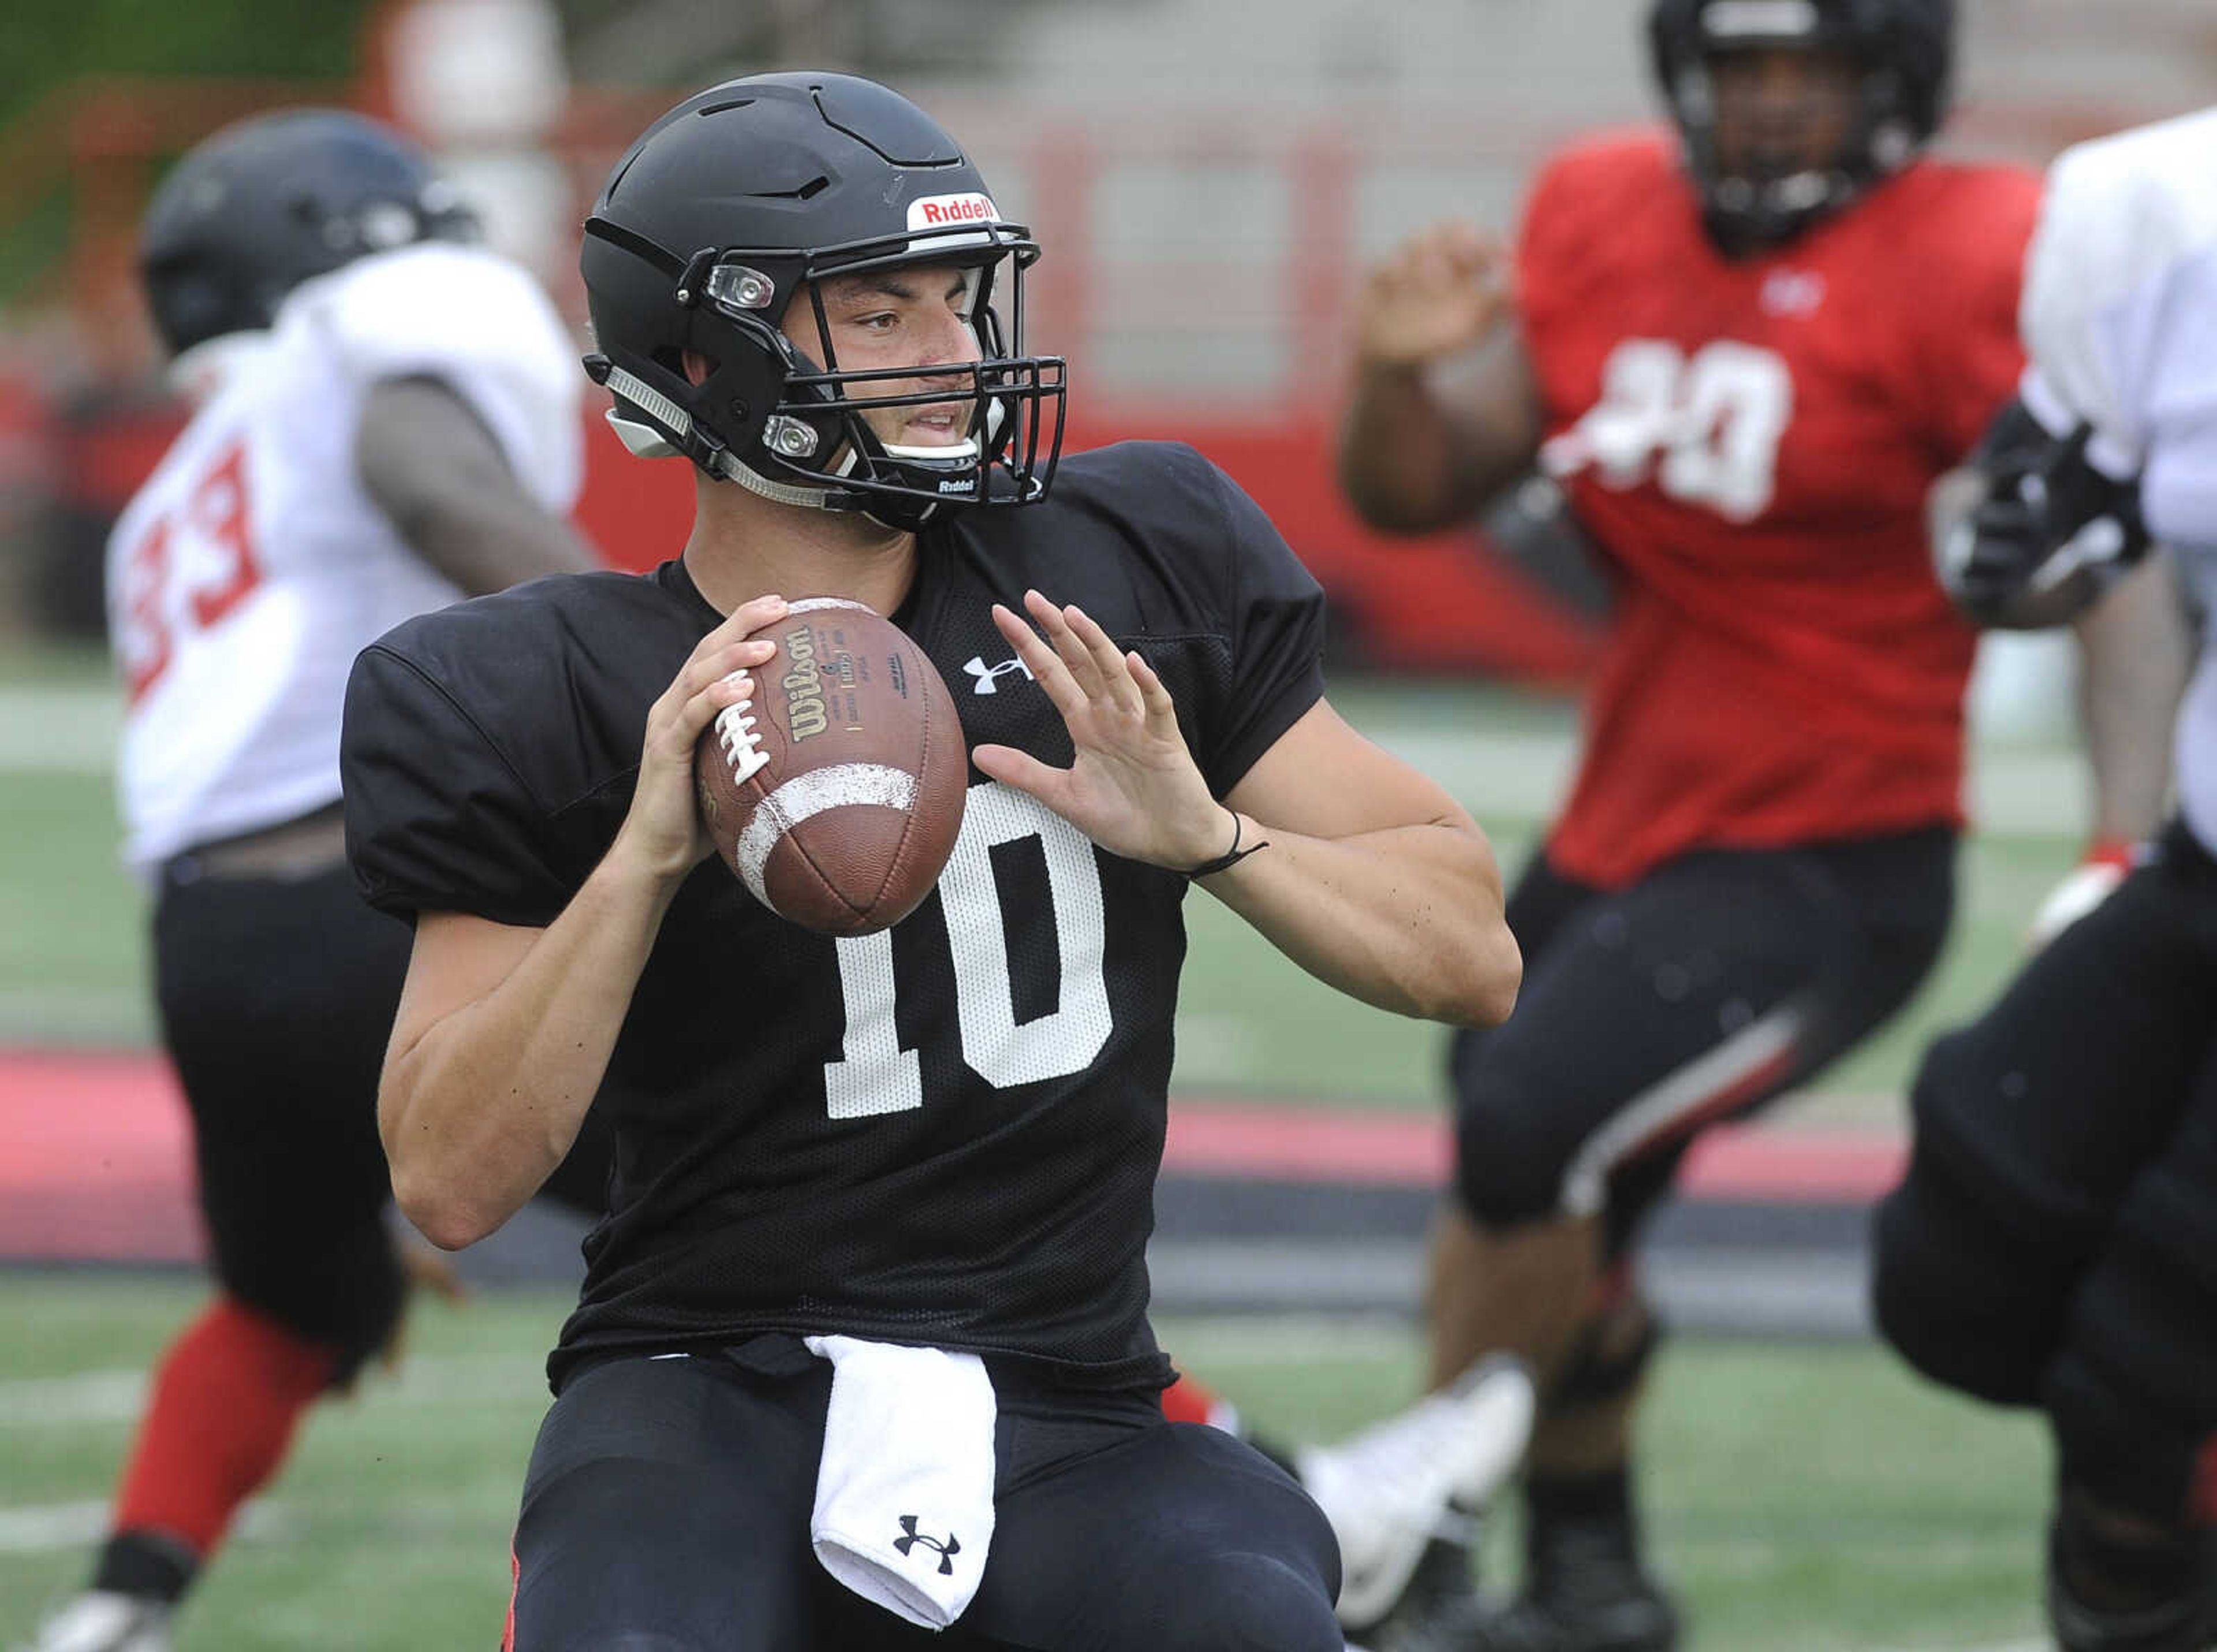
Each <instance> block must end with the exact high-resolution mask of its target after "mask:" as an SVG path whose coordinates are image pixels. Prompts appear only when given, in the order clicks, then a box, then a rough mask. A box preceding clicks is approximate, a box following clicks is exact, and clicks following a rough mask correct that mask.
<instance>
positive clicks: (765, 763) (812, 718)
mask: <svg viewBox="0 0 2217 1652" xmlns="http://www.w3.org/2000/svg"><path fill="white" fill-rule="evenodd" d="M762 634H763V635H765V636H767V637H769V639H770V640H772V641H774V642H775V643H776V644H777V657H776V658H775V659H773V660H772V661H771V662H770V663H769V665H766V666H763V667H762V668H761V669H759V670H757V671H756V672H755V673H754V678H755V697H754V698H753V699H751V700H747V701H742V702H740V703H738V705H734V706H727V707H726V708H724V709H723V710H722V711H720V712H719V713H718V714H717V715H716V719H715V721H713V722H712V723H710V724H709V725H708V727H707V729H706V730H705V731H704V732H703V733H702V734H701V743H700V745H699V746H698V747H697V748H696V749H695V752H694V754H693V774H694V780H695V790H696V792H697V794H698V795H699V798H700V802H701V819H702V820H703V821H705V822H706V824H707V828H708V835H709V837H710V838H713V840H714V842H715V845H716V855H717V857H718V858H719V859H720V860H721V861H722V862H723V863H724V864H725V865H726V866H728V867H729V868H731V869H732V871H733V872H734V873H736V874H737V875H738V878H739V880H740V881H741V882H744V884H745V885H746V886H747V888H750V889H751V890H752V891H753V892H754V894H755V898H756V900H760V901H761V902H762V903H763V905H764V906H768V907H769V909H770V910H771V911H772V912H774V913H777V914H778V915H779V916H780V917H781V918H787V919H791V920H792V921H793V922H794V923H796V924H799V925H801V926H802V927H804V928H806V929H812V930H815V931H818V932H819V933H822V934H825V935H868V934H870V933H872V932H873V931H877V930H881V929H886V928H890V927H891V926H892V925H894V924H897V923H899V921H900V920H901V919H904V918H905V917H907V916H908V914H909V913H911V912H913V911H914V910H915V909H916V908H917V906H918V904H920V903H921V902H922V901H923V898H924V896H926V895H927V894H930V893H931V890H932V886H933V885H934V884H936V883H937V882H939V874H940V871H941V869H942V868H943V867H944V866H945V865H946V864H947V857H948V855H950V854H951V853H953V852H954V838H955V834H956V833H957V832H960V830H961V827H962V801H963V797H964V795H965V793H966V790H967V789H968V786H969V780H970V755H969V751H968V749H967V747H966V746H965V745H964V743H963V739H962V724H961V720H960V718H959V717H958V716H957V715H955V711H954V696H952V695H950V694H949V693H948V691H947V684H946V683H945V681H944V680H942V678H941V677H940V675H939V672H938V671H937V670H936V669H935V668H934V667H933V665H932V663H931V662H930V661H929V659H925V658H924V656H923V651H922V650H921V649H919V648H918V647H917V646H916V644H915V643H914V642H912V641H911V640H909V638H908V636H907V635H906V634H905V633H904V632H903V631H902V630H901V629H900V628H899V627H898V626H896V625H894V624H893V623H892V621H890V620H886V619H883V618H881V617H880V616H879V615H878V614H877V613H876V612H875V611H874V609H870V608H868V607H867V606H865V605H864V604H862V603H857V602H851V601H849V600H848V599H847V598H845V597H806V598H803V599H800V600H798V601H796V602H794V603H793V604H792V607H791V609H790V611H789V612H788V614H787V617H786V619H785V620H783V621H782V622H781V623H780V624H779V625H778V626H777V628H775V630H772V631H769V632H764V633H762Z"/></svg>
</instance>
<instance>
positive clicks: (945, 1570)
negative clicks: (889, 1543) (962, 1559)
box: [893, 1514, 962, 1577]
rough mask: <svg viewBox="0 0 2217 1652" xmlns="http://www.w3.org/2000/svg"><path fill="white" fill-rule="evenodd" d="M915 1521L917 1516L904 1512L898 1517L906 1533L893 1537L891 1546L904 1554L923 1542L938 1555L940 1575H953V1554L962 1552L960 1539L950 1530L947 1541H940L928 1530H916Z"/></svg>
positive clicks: (924, 1545)
mask: <svg viewBox="0 0 2217 1652" xmlns="http://www.w3.org/2000/svg"><path fill="white" fill-rule="evenodd" d="M916 1522H917V1517H916V1516H915V1515H913V1514H904V1515H902V1516H901V1517H900V1523H901V1531H903V1532H905V1534H906V1535H905V1536H904V1537H899V1538H894V1539H893V1547H894V1548H896V1549H898V1550H900V1551H901V1553H902V1554H903V1555H906V1554H907V1553H908V1551H909V1550H911V1549H913V1548H915V1547H916V1546H917V1544H923V1547H925V1548H926V1549H929V1550H931V1551H932V1552H933V1553H935V1554H936V1555H937V1556H939V1575H940V1576H942V1577H953V1576H954V1556H957V1555H959V1554H960V1553H961V1552H962V1540H961V1539H960V1538H957V1537H956V1536H955V1535H954V1533H953V1532H952V1531H950V1532H948V1534H947V1541H946V1542H945V1543H942V1542H940V1540H939V1539H938V1538H935V1537H933V1536H932V1535H931V1534H930V1533H929V1532H927V1531H917V1529H916Z"/></svg>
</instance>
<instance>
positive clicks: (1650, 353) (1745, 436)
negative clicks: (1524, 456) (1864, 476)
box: [1540, 338, 1794, 522]
mask: <svg viewBox="0 0 2217 1652" xmlns="http://www.w3.org/2000/svg"><path fill="white" fill-rule="evenodd" d="M1793 418H1794V379H1793V375H1792V374H1790V373H1789V372H1788V370H1787V367H1786V362H1785V358H1784V357H1782V356H1780V355H1778V354H1777V352H1775V350H1758V349H1757V347H1756V346H1754V345H1752V344H1742V343H1735V342H1733V341H1732V340H1730V339H1718V340H1716V341H1715V342H1714V343H1708V344H1704V345H1702V346H1701V349H1700V350H1696V351H1695V353H1694V354H1693V356H1692V357H1691V358H1689V357H1688V356H1687V355H1686V353H1685V352H1684V351H1683V350H1680V349H1679V348H1678V347H1677V345H1676V344H1672V343H1665V342H1664V341H1663V340H1661V339H1657V338H1628V339H1627V340H1625V342H1624V343H1621V344H1619V345H1618V346H1617V347H1616V349H1615V350H1614V351H1613V352H1611V354H1610V356H1609V364H1608V366H1607V367H1605V368H1603V370H1602V393H1601V399H1600V400H1599V401H1598V402H1596V403H1595V404H1594V405H1593V407H1592V409H1591V410H1590V411H1588V413H1587V414H1586V416H1585V417H1584V418H1582V419H1580V420H1579V421H1578V423H1577V424H1575V425H1573V426H1572V428H1571V429H1569V430H1565V431H1564V432H1563V434H1562V435H1560V436H1557V437H1555V438H1554V439H1553V441H1551V442H1548V443H1547V445H1546V446H1545V447H1543V448H1541V449H1540V467H1541V469H1542V470H1544V471H1545V472H1546V473H1547V474H1548V475H1550V476H1553V477H1556V478H1558V479H1560V478H1563V477H1567V476H1572V475H1575V474H1577V473H1578V472H1580V471H1583V470H1587V469H1591V470H1592V471H1593V472H1594V473H1596V477H1597V479H1598V480H1600V481H1601V482H1602V484H1603V486H1607V487H1613V488H1630V487H1637V486H1640V484H1641V483H1642V482H1645V481H1646V480H1648V478H1649V476H1650V475H1651V474H1652V476H1653V477H1654V479H1655V484H1656V486H1658V487H1660V488H1661V489H1662V490H1663V491H1664V492H1665V493H1667V494H1669V495H1670V497H1671V498H1674V499H1683V500H1684V501H1685V502H1686V503H1688V504H1704V505H1708V507H1710V508H1711V509H1712V510H1715V511H1716V513H1717V514H1718V515H1719V516H1720V517H1725V518H1726V520H1728V521H1732V522H1751V521H1753V520H1754V519H1755V518H1756V517H1759V516H1761V515H1762V514H1763V512H1764V511H1765V510H1769V508H1770V501H1771V498H1772V496H1773V495H1774V494H1775V492H1776V491H1777V486H1778V444H1779V442H1780V441H1781V440H1782V439H1783V438H1784V436H1785V435H1786V427H1787V425H1788V424H1789V423H1790V422H1791V421H1792V419H1793Z"/></svg>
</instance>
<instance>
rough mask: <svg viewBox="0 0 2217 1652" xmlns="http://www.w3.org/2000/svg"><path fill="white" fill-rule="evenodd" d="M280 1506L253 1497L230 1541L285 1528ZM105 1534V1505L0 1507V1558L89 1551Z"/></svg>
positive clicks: (260, 1536) (264, 1535)
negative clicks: (66, 1550) (76, 1550)
mask: <svg viewBox="0 0 2217 1652" xmlns="http://www.w3.org/2000/svg"><path fill="white" fill-rule="evenodd" d="M285 1525H286V1519H285V1510H284V1506H283V1505H282V1504H281V1503H274V1502H272V1501H270V1500H269V1499H267V1498H262V1497H257V1498H256V1499H255V1500H253V1501H252V1502H250V1503H249V1504H248V1505H247V1506H246V1507H244V1509H242V1510H241V1511H240V1512H239V1518H238V1525H237V1526H236V1527H235V1528H234V1529H233V1531H232V1536H233V1537H234V1538H245V1539H247V1540H248V1541H249V1542H258V1541H260V1540H262V1539H263V1538H269V1537H272V1536H274V1535H275V1534H277V1533H279V1532H281V1531H283V1530H284V1529H285ZM107 1535H108V1504H107V1502H106V1500H101V1501H97V1502H94V1501H79V1502H73V1503H32V1504H27V1505H25V1506H24V1507H21V1508H0V1555H46V1554H52V1553H54V1552H56V1551H57V1550H65V1549H90V1548H91V1547H92V1545H93V1544H96V1543H98V1542H99V1541H100V1540H101V1539H102V1538H104V1537H106V1536H107Z"/></svg>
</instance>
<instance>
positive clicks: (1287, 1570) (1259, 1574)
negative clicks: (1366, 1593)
mask: <svg viewBox="0 0 2217 1652" xmlns="http://www.w3.org/2000/svg"><path fill="white" fill-rule="evenodd" d="M1155 1581H1156V1583H1157V1585H1158V1587H1159V1589H1160V1593H1161V1596H1162V1599H1163V1600H1164V1610H1163V1612H1161V1614H1160V1615H1159V1620H1158V1624H1157V1625H1156V1626H1155V1632H1154V1633H1153V1634H1152V1635H1151V1636H1150V1637H1149V1638H1148V1640H1147V1645H1148V1646H1150V1647H1151V1648H1155V1649H1158V1652H1342V1649H1343V1648H1344V1647H1345V1645H1346V1644H1347V1643H1346V1640H1345V1637H1343V1635H1342V1634H1341V1632H1340V1627H1339V1619H1338V1618H1337V1616H1335V1615H1334V1613H1333V1612H1332V1605H1331V1597H1330V1596H1329V1595H1327V1594H1326V1593H1325V1590H1324V1586H1323V1584H1322V1583H1321V1582H1320V1581H1318V1579H1317V1578H1315V1577H1313V1576H1312V1575H1309V1574H1308V1573H1306V1572H1305V1571H1302V1570H1300V1569H1299V1568H1295V1567H1294V1566H1290V1565H1288V1564H1287V1562H1284V1561H1282V1560H1280V1559H1278V1558H1277V1557H1276V1556H1272V1555H1258V1554H1231V1555H1217V1556H1211V1557H1210V1558H1209V1559H1207V1561H1205V1562H1196V1563H1195V1564H1193V1565H1190V1566H1185V1567H1180V1568H1177V1569H1176V1575H1172V1576H1168V1577H1160V1578H1158V1579H1156V1580H1155Z"/></svg>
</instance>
